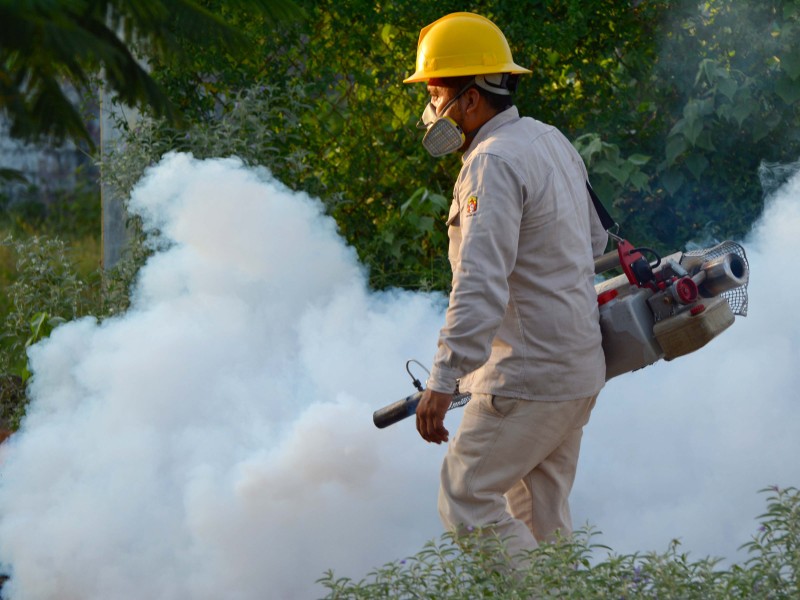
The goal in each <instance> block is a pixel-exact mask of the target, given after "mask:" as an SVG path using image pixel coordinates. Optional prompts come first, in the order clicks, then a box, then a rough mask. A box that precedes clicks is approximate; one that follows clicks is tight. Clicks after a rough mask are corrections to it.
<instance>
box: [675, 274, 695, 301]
mask: <svg viewBox="0 0 800 600" xmlns="http://www.w3.org/2000/svg"><path fill="white" fill-rule="evenodd" d="M673 286H674V287H675V293H676V294H677V296H678V301H679V302H681V303H682V304H691V303H692V302H694V301H695V300H697V293H698V292H697V284H696V283H695V282H694V280H692V278H691V277H682V278H680V279H679V280H678V281H676V282H675V283H674V284H673Z"/></svg>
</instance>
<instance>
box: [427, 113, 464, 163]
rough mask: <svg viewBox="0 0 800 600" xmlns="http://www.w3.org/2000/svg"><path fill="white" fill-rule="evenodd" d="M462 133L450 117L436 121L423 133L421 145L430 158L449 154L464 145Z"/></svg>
mask: <svg viewBox="0 0 800 600" xmlns="http://www.w3.org/2000/svg"><path fill="white" fill-rule="evenodd" d="M465 139H466V137H465V136H464V132H463V131H461V127H459V126H458V124H457V123H456V122H455V121H454V120H453V119H451V118H450V117H441V118H439V119H436V121H434V122H433V123H432V124H431V125H430V126H429V127H428V131H426V132H425V137H423V138H422V145H423V146H424V147H425V149H426V150H427V151H428V152H429V153H430V155H431V156H434V157H439V156H444V155H446V154H451V153H453V152H455V151H456V150H458V149H459V148H461V146H463V145H464V140H465Z"/></svg>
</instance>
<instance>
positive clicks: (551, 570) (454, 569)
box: [319, 487, 800, 600]
mask: <svg viewBox="0 0 800 600" xmlns="http://www.w3.org/2000/svg"><path fill="white" fill-rule="evenodd" d="M764 491H765V492H768V493H769V496H768V498H767V502H768V509H767V512H766V513H765V514H763V515H762V516H761V517H759V519H760V520H761V526H760V527H759V533H758V535H756V536H755V537H754V539H753V540H752V541H751V542H749V543H747V544H745V546H744V547H745V548H747V550H748V552H749V553H750V555H751V556H750V558H748V559H747V560H746V562H745V563H744V564H742V565H739V564H734V565H732V566H731V567H730V568H721V567H720V562H721V561H719V560H717V559H712V558H702V559H699V560H692V559H691V558H690V557H689V555H688V554H687V553H683V552H680V544H679V542H678V541H677V540H673V541H672V543H670V545H669V548H668V549H667V551H666V552H663V553H656V552H650V553H646V554H639V553H636V554H632V555H617V554H614V553H613V552H611V551H610V549H608V548H606V547H605V546H601V545H598V544H593V543H592V539H593V538H594V537H595V536H596V535H597V534H596V532H593V531H592V530H591V529H588V528H587V529H583V530H580V531H578V532H576V534H575V535H574V536H572V537H571V538H569V539H559V540H557V541H555V542H553V543H549V544H543V545H541V546H540V547H539V548H537V549H536V550H534V551H533V552H532V553H531V554H530V561H529V567H528V568H525V569H518V570H513V569H511V568H509V567H508V564H509V563H508V555H507V553H506V551H505V548H504V544H503V543H502V541H501V540H498V539H497V538H496V537H493V536H492V535H490V534H488V533H486V532H484V533H481V532H478V531H476V532H473V533H471V534H469V535H467V536H465V537H462V538H458V539H456V538H454V537H453V536H452V535H451V534H446V535H444V536H443V537H442V538H440V539H439V540H438V541H431V542H429V543H427V544H426V545H425V547H424V548H423V550H421V551H420V552H419V553H417V554H416V555H414V556H412V557H410V558H407V559H404V560H400V561H395V562H392V563H389V564H387V565H384V566H382V567H380V568H377V569H375V570H373V571H372V572H371V573H369V575H367V577H366V578H365V579H363V580H361V581H358V582H356V581H353V580H351V579H349V578H347V577H337V576H336V575H335V574H334V573H333V572H332V571H328V572H327V573H325V575H324V576H323V577H322V579H320V580H319V581H320V583H321V584H322V585H323V586H324V587H325V588H326V589H327V590H328V593H327V595H326V598H328V599H330V600H345V599H351V600H367V599H369V600H377V599H380V598H385V599H387V600H388V599H392V600H405V599H409V600H410V599H412V598H413V599H421V598H429V599H431V600H433V599H436V600H446V599H450V598H452V599H453V600H456V599H458V600H461V599H462V598H503V599H504V600H505V599H507V600H513V599H520V600H521V599H527V598H541V599H545V598H553V599H556V598H558V599H565V598H574V599H576V600H589V599H592V598H596V599H598V600H601V599H602V600H604V599H606V598H630V599H634V598H653V599H655V598H658V599H661V600H665V599H675V600H692V599H696V600H715V599H718V600H729V599H732V598H754V599H761V598H764V599H766V598H770V599H787V600H788V599H789V598H797V597H798V595H800V579H799V578H800V491H798V490H797V489H796V488H785V489H779V488H777V487H772V488H769V489H768V490H764ZM599 550H606V551H607V552H606V556H605V557H603V558H599V557H597V556H596V553H597V552H598V551H599Z"/></svg>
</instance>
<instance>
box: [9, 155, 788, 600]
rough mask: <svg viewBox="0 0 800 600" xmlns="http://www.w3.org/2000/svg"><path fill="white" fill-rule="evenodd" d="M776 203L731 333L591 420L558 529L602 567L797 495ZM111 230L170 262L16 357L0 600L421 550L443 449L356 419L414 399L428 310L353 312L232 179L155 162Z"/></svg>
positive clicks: (338, 248) (622, 393)
mask: <svg viewBox="0 0 800 600" xmlns="http://www.w3.org/2000/svg"><path fill="white" fill-rule="evenodd" d="M798 201H800V180H798V179H797V178H795V179H794V180H792V182H791V183H790V185H789V186H787V187H785V188H784V189H783V190H782V192H781V193H780V194H779V195H776V197H775V198H774V199H773V200H772V202H771V205H770V207H769V208H768V210H767V211H766V214H765V216H764V218H763V219H762V220H761V222H760V224H759V226H758V227H757V228H756V231H755V232H754V234H753V235H752V236H751V238H750V239H749V240H748V241H747V244H746V247H747V250H748V253H749V259H750V261H751V266H752V277H751V286H750V289H751V309H750V316H748V317H747V319H742V320H738V321H737V323H736V324H735V325H734V327H733V328H732V329H731V330H730V331H729V332H726V333H725V334H724V335H723V336H721V337H720V338H719V339H718V340H714V341H713V342H712V343H711V344H710V345H709V346H708V347H707V348H704V349H703V350H701V351H699V352H697V353H695V354H693V355H691V356H689V357H684V358H681V359H678V360H677V361H674V362H673V363H669V364H667V363H661V364H658V365H655V366H653V367H649V368H647V369H645V370H643V371H641V372H638V373H634V374H631V375H627V376H623V377H620V378H618V379H615V380H613V381H612V382H610V383H609V385H608V386H607V388H606V390H605V391H604V392H603V394H602V395H601V399H600V401H599V403H598V406H597V408H596V409H595V413H594V415H593V418H592V421H591V422H590V424H589V426H588V427H587V430H586V436H585V442H584V450H583V457H582V463H581V466H580V469H579V477H578V481H577V482H576V487H575V491H574V496H573V497H574V511H573V512H574V517H575V521H576V523H577V524H580V523H582V522H584V521H589V522H591V523H593V524H595V525H596V526H597V527H598V528H599V529H601V530H602V531H603V532H604V534H603V539H602V541H603V542H605V543H607V544H609V545H611V546H612V547H614V549H615V550H617V551H619V552H626V551H634V550H661V549H664V548H665V547H666V545H667V543H668V542H669V540H670V539H672V538H673V537H680V538H682V540H683V542H684V549H687V550H690V551H692V552H693V553H699V554H713V555H723V556H732V555H733V554H734V553H735V552H736V548H737V547H738V546H739V545H740V544H741V543H744V542H746V541H748V540H749V537H750V535H751V534H752V533H753V532H754V531H755V517H756V515H758V514H759V513H760V512H761V508H762V507H763V498H761V497H759V496H758V495H757V493H756V491H757V490H758V489H759V488H761V487H763V486H766V485H769V484H772V483H777V484H781V485H790V484H796V483H797V481H798V474H799V473H798V471H800V467H798V465H797V462H796V460H795V457H796V456H798V454H799V451H800V436H797V435H796V433H795V432H794V431H793V430H792V424H793V423H796V422H797V416H798V412H800V408H799V407H798V406H797V404H796V403H794V402H793V400H794V398H793V394H794V392H793V391H794V390H795V389H797V388H798V381H797V377H798V376H797V375H796V372H795V365H796V364H798V340H799V339H800V326H799V325H798V320H797V319H796V318H794V317H793V313H792V312H791V306H790V304H794V299H795V298H796V297H797V293H793V292H798V291H800V286H799V285H798V284H797V283H796V278H793V277H792V276H791V275H792V273H793V270H792V269H791V263H790V261H791V260H792V259H793V258H794V257H796V256H798V255H800V236H798V235H797V233H798V232H800V204H799V203H798ZM131 206H132V208H133V209H134V210H136V211H138V212H139V213H141V214H142V215H143V217H144V219H145V225H146V227H148V228H150V229H158V230H160V231H161V235H162V238H163V240H165V241H167V242H169V245H168V247H167V248H166V249H163V250H161V251H160V252H159V253H157V254H156V255H155V256H154V257H153V258H152V259H151V260H150V261H149V262H148V264H147V265H146V266H145V267H144V268H143V270H142V271H141V273H140V276H139V279H138V282H137V286H136V291H135V295H134V303H133V306H132V308H131V310H130V311H129V312H128V313H127V314H126V315H124V316H122V317H119V318H114V319H110V320H107V321H105V322H104V323H103V324H101V325H98V324H97V323H96V322H94V321H93V320H91V319H84V320H81V321H77V322H73V323H69V324H66V325H63V326H61V327H59V328H58V329H57V330H56V331H55V332H54V333H53V335H52V336H51V338H50V339H48V340H46V341H44V342H42V343H40V344H38V345H37V346H36V347H34V348H33V349H32V350H31V360H32V365H33V370H34V374H35V375H34V385H33V389H32V394H33V397H34V399H33V401H32V403H31V406H30V408H29V411H28V417H27V419H26V420H25V422H24V425H23V428H22V429H21V431H20V432H19V433H17V434H16V435H15V436H13V437H12V439H11V440H10V441H9V442H8V443H6V444H5V445H4V446H3V456H2V460H3V465H2V471H1V473H2V478H1V479H0V561H2V563H4V564H5V565H6V567H7V569H8V570H10V572H11V575H12V579H11V581H10V582H9V583H8V584H7V585H6V588H5V590H4V591H5V592H6V594H7V595H8V596H9V597H11V598H19V599H25V600H27V599H49V598H80V599H81V600H85V599H106V598H114V599H115V600H116V599H119V600H125V599H128V598H131V599H133V598H136V599H138V598H142V597H147V598H156V599H173V598H175V599H184V598H192V599H201V600H202V599H205V598H209V599H210V598H226V599H250V598H254V599H255V598H259V599H261V598H290V599H291V598H313V597H319V596H321V595H322V594H323V592H324V590H322V588H321V587H320V586H319V585H317V584H315V580H316V579H317V578H318V577H320V576H321V575H322V573H323V571H325V570H326V569H328V568H333V569H334V570H335V571H336V572H337V574H338V575H347V576H350V577H354V578H359V577H362V576H364V575H365V574H366V573H367V572H368V571H369V570H370V569H371V568H372V567H375V566H379V565H381V564H383V563H385V562H387V561H389V560H393V559H396V558H402V557H404V556H407V555H410V554H413V553H415V552H416V551H418V550H419V549H420V548H421V547H422V545H423V544H424V542H425V541H427V540H429V539H432V538H435V537H437V536H438V535H439V534H440V533H441V531H442V530H441V525H440V524H439V521H438V516H437V514H436V495H437V491H438V490H437V488H438V471H439V465H440V462H441V458H442V455H443V452H444V448H443V447H438V446H433V445H427V444H425V443H424V442H422V440H421V439H420V438H419V437H418V436H417V435H416V432H415V430H414V427H413V423H412V422H411V421H410V420H409V421H407V422H403V423H401V424H398V425H395V426H393V427H390V428H388V429H385V430H377V429H375V428H374V426H373V425H372V422H371V413H372V411H373V410H375V409H376V408H378V407H380V406H382V405H385V404H387V403H389V402H391V401H394V400H396V399H398V398H399V397H402V396H403V395H405V394H407V393H410V392H411V391H413V390H412V389H411V387H410V382H409V379H408V376H407V375H406V374H405V372H404V369H403V365H404V363H405V361H406V360H407V359H408V358H419V359H420V360H422V361H423V362H427V361H429V360H430V357H431V356H432V355H433V351H434V349H435V344H436V336H437V333H438V329H439V327H440V326H441V323H442V319H443V307H444V298H443V297H442V296H440V295H437V294H430V295H429V294H419V293H408V292H398V291H393V292H385V293H374V292H371V291H369V290H368V289H367V286H366V282H365V276H364V273H363V269H362V268H361V267H360V266H359V265H358V263H357V260H356V257H355V254H354V252H353V251H352V250H351V249H350V248H348V247H346V245H345V244H344V243H343V242H342V240H341V239H340V238H339V237H338V236H337V234H336V231H335V224H334V223H333V221H332V220H330V219H329V218H327V217H325V216H323V214H322V209H321V206H320V204H319V203H318V202H316V201H314V200H312V199H310V198H308V197H307V196H305V195H302V194H295V193H292V192H290V191H288V190H287V189H285V188H284V187H283V186H282V185H280V184H278V183H276V182H275V181H273V180H271V179H270V178H269V175H268V174H267V173H265V172H261V171H255V170H251V169H246V168H244V167H242V165H241V163H240V162H239V161H237V160H235V159H226V160H209V161H197V160H194V159H193V158H191V157H190V156H187V155H169V156H168V157H166V158H165V159H164V160H163V161H162V162H161V163H160V164H159V165H158V166H157V167H155V168H154V169H152V170H151V171H149V173H148V174H147V176H146V177H145V179H144V180H143V181H142V182H141V183H140V185H139V186H137V188H136V190H135V191H134V194H133V197H132V200H131ZM459 416H460V415H459V413H458V412H454V413H451V414H450V415H449V416H448V420H447V421H448V427H449V428H450V430H451V432H452V431H453V430H454V429H455V427H456V425H457V423H458V420H459Z"/></svg>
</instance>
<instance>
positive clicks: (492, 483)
mask: <svg viewBox="0 0 800 600" xmlns="http://www.w3.org/2000/svg"><path fill="white" fill-rule="evenodd" d="M523 73H530V71H529V70H527V69H525V68H523V67H521V66H519V65H517V64H516V63H514V61H513V59H512V56H511V51H510V49H509V46H508V43H507V41H506V39H505V36H504V35H503V33H502V32H501V31H500V29H498V28H497V27H496V26H495V25H494V24H493V23H492V22H491V21H489V20H488V19H485V18H483V17H481V16H478V15H475V14H471V13H453V14H450V15H447V16H445V17H443V18H441V19H439V20H437V21H435V22H434V23H432V24H431V25H429V26H427V27H425V28H424V29H423V30H422V32H421V33H420V38H419V43H418V47H417V69H416V72H415V73H414V74H413V75H412V76H411V77H409V78H408V79H406V80H405V82H406V83H411V82H426V83H427V87H428V91H429V93H430V96H431V101H430V105H429V106H428V107H427V108H426V110H425V113H424V114H423V117H422V122H423V124H424V127H425V128H426V130H427V131H426V134H425V138H424V139H423V145H424V146H425V147H426V148H427V149H428V150H429V151H430V153H431V154H433V155H435V156H440V155H443V154H447V153H449V152H454V151H459V150H460V151H461V152H463V157H462V163H463V164H462V168H461V172H460V173H459V176H458V179H457V181H456V184H455V187H454V190H453V203H452V206H451V208H450V214H449V216H448V219H447V224H448V226H449V230H448V234H449V238H450V248H449V259H450V262H451V266H452V269H453V287H452V292H451V295H450V303H449V307H448V309H447V314H446V322H445V325H444V327H443V328H442V330H441V333H440V337H439V344H438V351H437V353H436V356H435V359H434V364H433V368H432V370H431V373H430V377H429V379H428V383H427V389H426V390H425V393H424V394H423V396H422V399H421V401H420V403H419V406H418V408H417V429H418V431H419V433H420V435H421V436H422V437H423V438H424V439H425V440H427V441H428V442H434V443H436V444H440V443H441V442H446V441H448V438H449V433H448V431H447V429H446V428H445V426H444V416H445V413H446V411H447V408H448V406H449V404H450V401H451V399H452V394H453V392H454V391H455V389H456V387H457V385H459V387H460V391H462V392H467V391H468V392H471V393H472V400H471V401H470V402H469V404H467V407H466V409H465V411H464V415H463V420H462V422H461V427H460V428H459V431H458V434H457V435H456V436H455V437H454V439H453V441H452V442H451V443H450V446H449V448H448V452H447V455H446V457H445V459H444V464H443V466H442V479H441V490H440V495H439V512H440V515H441V517H442V521H443V523H444V524H445V526H446V527H447V528H449V529H452V530H455V531H456V532H458V531H463V530H471V529H472V528H487V527H488V528H491V529H492V530H494V531H495V532H496V533H497V534H498V535H500V536H501V537H502V538H505V539H506V540H507V544H508V550H509V552H510V553H511V554H512V555H514V554H517V553H519V552H520V551H522V550H530V549H533V548H535V547H536V546H537V543H538V542H541V541H545V540H551V539H552V538H553V537H554V535H555V534H556V532H557V531H560V532H561V534H564V535H568V534H569V533H570V532H571V518H570V512H569V505H568V496H569V493H570V490H571V488H572V483H573V480H574V477H575V471H576V465H577V460H578V451H579V448H580V440H581V435H582V430H583V426H584V425H585V424H586V422H587V421H588V419H589V414H590V412H591V410H592V407H593V406H594V402H595V399H596V397H597V394H598V393H599V391H600V389H601V388H602V386H603V384H604V382H605V361H604V357H603V350H602V346H601V334H600V327H599V323H598V320H599V319H598V309H597V298H596V295H595V291H594V285H593V275H594V261H593V257H594V256H598V255H600V254H602V252H603V250H604V248H605V245H606V241H607V234H606V232H605V231H603V228H602V226H601V224H600V220H599V218H598V216H597V214H596V211H595V210H594V207H593V205H592V203H591V200H590V198H589V195H588V192H587V188H586V181H587V173H586V168H585V166H584V164H583V162H582V160H581V158H580V156H579V155H578V153H577V152H576V151H575V150H574V148H573V147H572V145H571V144H570V143H569V142H568V141H567V140H566V138H565V137H564V136H563V135H562V134H561V133H560V132H559V131H558V130H557V129H555V128H554V127H551V126H549V125H545V124H543V123H540V122H538V121H536V120H534V119H531V118H527V117H526V118H520V116H519V112H518V111H517V109H516V107H514V106H513V101H512V92H513V91H514V89H515V87H516V80H517V78H518V77H519V75H520V74H523Z"/></svg>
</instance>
